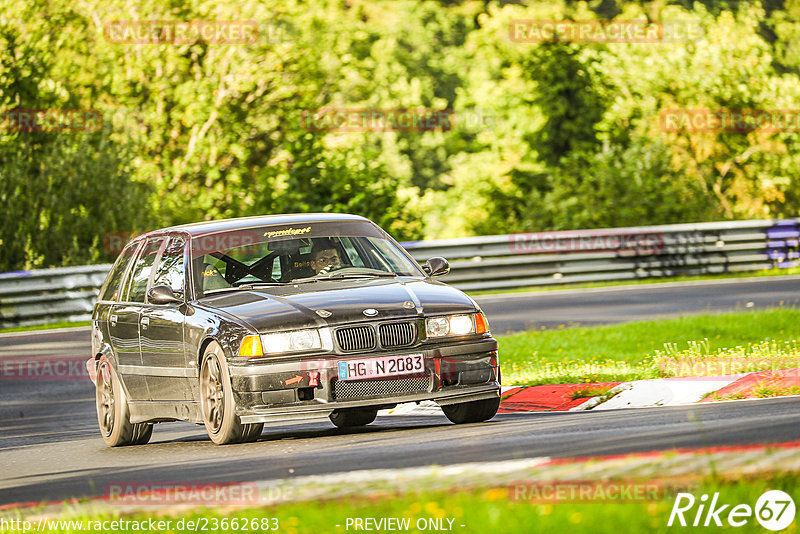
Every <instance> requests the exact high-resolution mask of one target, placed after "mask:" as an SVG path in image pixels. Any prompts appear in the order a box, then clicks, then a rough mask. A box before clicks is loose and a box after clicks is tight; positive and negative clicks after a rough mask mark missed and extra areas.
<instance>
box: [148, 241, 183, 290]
mask: <svg viewBox="0 0 800 534" xmlns="http://www.w3.org/2000/svg"><path fill="white" fill-rule="evenodd" d="M184 244H185V241H184V239H183V238H182V237H178V236H174V237H172V238H171V239H170V240H169V243H167V247H166V248H165V249H164V252H162V253H161V259H160V260H159V262H158V267H157V268H156V274H155V278H154V279H153V285H154V286H158V285H167V286H169V287H171V288H172V290H173V291H183V279H184V276H183V248H184Z"/></svg>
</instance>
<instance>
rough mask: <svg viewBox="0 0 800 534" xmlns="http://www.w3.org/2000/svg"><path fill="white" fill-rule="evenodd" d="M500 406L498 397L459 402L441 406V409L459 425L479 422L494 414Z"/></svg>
mask: <svg viewBox="0 0 800 534" xmlns="http://www.w3.org/2000/svg"><path fill="white" fill-rule="evenodd" d="M498 408H500V397H497V398H494V399H486V400H479V401H472V402H462V403H461V404H449V405H445V406H442V411H443V412H444V414H445V415H446V416H447V418H448V419H450V421H452V422H453V423H455V424H457V425H459V424H462V423H479V422H481V421H487V420H489V419H491V418H492V417H494V416H495V414H496V413H497V409H498Z"/></svg>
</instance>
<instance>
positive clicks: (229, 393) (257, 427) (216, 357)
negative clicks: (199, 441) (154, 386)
mask: <svg viewBox="0 0 800 534" xmlns="http://www.w3.org/2000/svg"><path fill="white" fill-rule="evenodd" d="M200 407H201V410H202V412H203V424H204V425H205V427H206V432H208V437H210V438H211V441H213V442H214V443H216V444H217V445H227V444H229V443H241V442H244V441H255V440H257V439H258V437H259V436H260V435H261V430H262V429H263V428H264V425H263V424H262V423H253V424H242V422H241V420H240V419H239V416H238V415H236V412H235V409H236V404H235V403H234V401H233V389H232V388H231V379H230V375H229V374H228V366H227V364H226V363H225V356H224V354H223V352H222V347H220V346H219V344H218V343H216V342H214V343H211V344H210V345H209V346H208V348H206V351H205V353H204V354H203V362H202V364H201V365H200Z"/></svg>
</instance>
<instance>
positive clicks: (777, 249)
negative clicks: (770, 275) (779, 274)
mask: <svg viewBox="0 0 800 534" xmlns="http://www.w3.org/2000/svg"><path fill="white" fill-rule="evenodd" d="M798 243H800V226H799V225H798V224H797V222H796V221H793V220H785V221H778V222H776V223H775V224H774V225H773V226H772V227H771V228H767V257H768V258H769V259H770V260H771V261H772V263H773V265H774V266H775V267H779V268H783V269H787V268H789V267H797V266H798V265H800V248H798Z"/></svg>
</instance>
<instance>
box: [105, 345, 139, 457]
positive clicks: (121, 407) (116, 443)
mask: <svg viewBox="0 0 800 534" xmlns="http://www.w3.org/2000/svg"><path fill="white" fill-rule="evenodd" d="M96 380H97V384H96V390H95V400H96V405H97V422H98V423H99V424H100V435H101V436H103V441H105V442H106V444H107V445H109V446H111V447H122V446H125V445H144V444H145V443H147V442H148V441H150V436H152V435H153V425H152V424H149V423H131V421H130V412H129V411H128V400H127V398H126V397H125V390H124V388H123V387H122V383H121V382H120V380H119V375H117V371H116V369H114V366H113V365H111V362H110V361H109V360H108V358H106V357H105V356H103V357H102V358H100V362H99V363H98V364H97V379H96Z"/></svg>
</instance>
